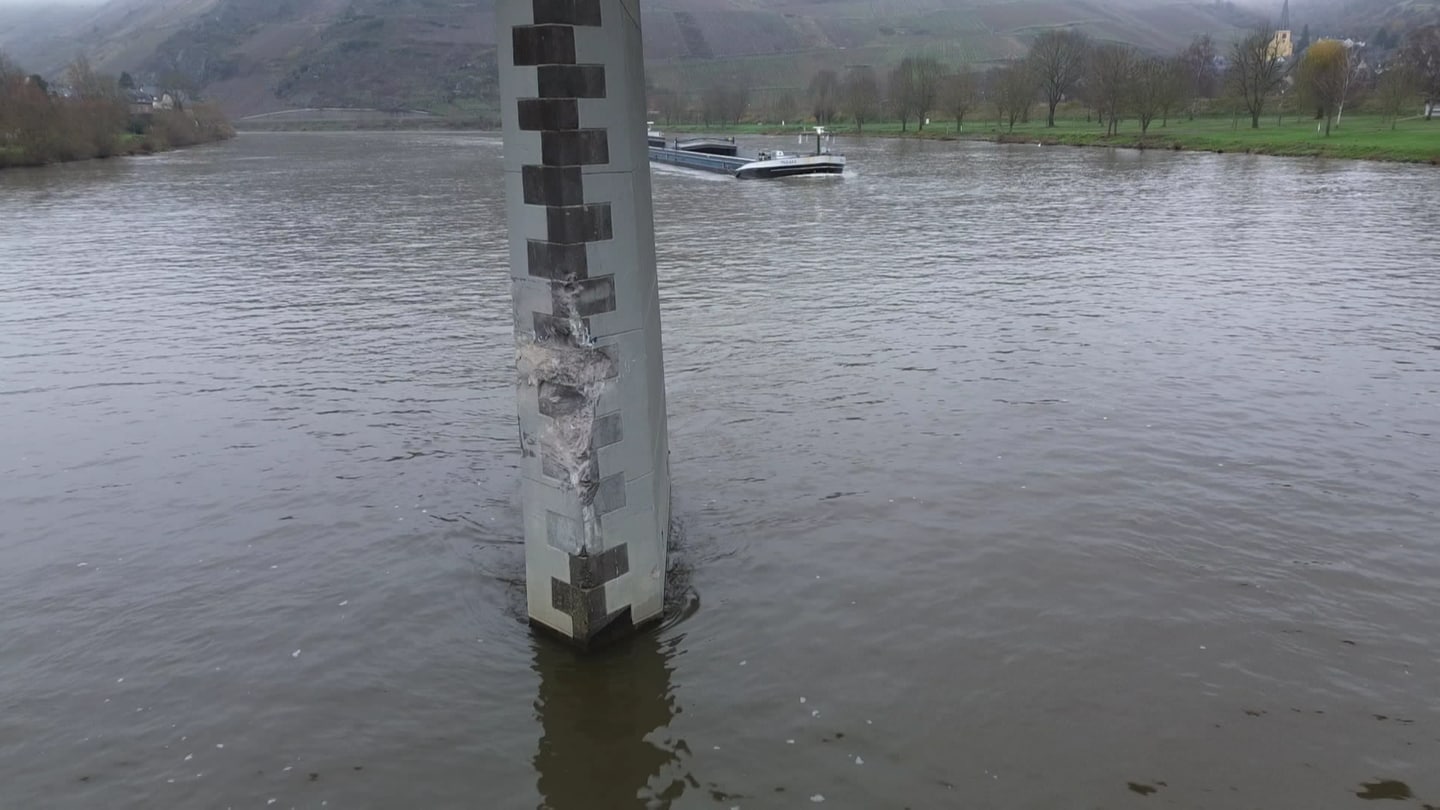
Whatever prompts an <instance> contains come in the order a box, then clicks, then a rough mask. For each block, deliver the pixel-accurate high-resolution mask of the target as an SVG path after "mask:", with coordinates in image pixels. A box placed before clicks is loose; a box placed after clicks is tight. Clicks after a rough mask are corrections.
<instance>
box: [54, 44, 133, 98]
mask: <svg viewBox="0 0 1440 810" xmlns="http://www.w3.org/2000/svg"><path fill="white" fill-rule="evenodd" d="M65 83H66V84H68V85H70V89H71V91H73V92H74V93H75V97H76V98H79V99H83V100H86V101H91V100H97V101H112V100H114V99H115V98H116V97H117V95H118V93H119V88H120V85H119V84H118V83H117V82H116V81H115V77H113V76H106V75H103V74H101V73H97V72H95V69H94V68H93V67H91V66H90V60H89V59H86V58H85V57H84V56H83V55H82V56H77V57H75V61H74V62H71V63H70V64H69V65H68V66H67V67H66V68H65Z"/></svg>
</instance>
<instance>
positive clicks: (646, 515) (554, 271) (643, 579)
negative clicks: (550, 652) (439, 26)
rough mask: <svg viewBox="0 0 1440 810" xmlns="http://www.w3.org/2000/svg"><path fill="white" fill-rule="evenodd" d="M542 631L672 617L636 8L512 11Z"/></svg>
mask: <svg viewBox="0 0 1440 810" xmlns="http://www.w3.org/2000/svg"><path fill="white" fill-rule="evenodd" d="M497 14H498V18H499V26H498V29H497V30H498V34H499V37H498V38H499V41H500V49H499V63H500V91H501V104H502V117H503V121H504V138H505V182H506V190H505V193H506V204H507V212H508V215H509V229H510V276H511V284H512V292H513V296H514V304H515V337H516V344H517V361H516V367H517V371H518V373H519V387H518V391H519V413H520V444H521V449H522V452H523V472H522V475H523V479H524V480H523V484H522V498H523V502H524V510H525V563H526V566H525V567H526V590H527V602H528V606H529V614H530V620H531V622H532V623H533V624H536V625H538V626H540V627H543V628H545V629H548V630H551V631H554V632H555V633H558V634H560V635H561V636H564V637H565V638H567V639H570V640H572V641H574V642H575V643H577V644H580V645H582V646H588V645H590V644H594V643H596V642H598V641H602V640H604V639H606V638H609V637H612V636H616V635H620V634H623V633H625V632H627V631H628V630H629V629H630V628H633V627H634V626H636V625H640V624H644V623H645V622H648V621H652V620H655V619H658V618H659V617H660V614H661V610H662V608H663V606H664V588H665V550H666V540H667V535H668V533H669V526H670V467H669V460H668V459H669V447H668V442H667V432H666V423H665V421H666V420H665V381H664V366H663V364H662V362H661V354H660V299H659V294H658V289H657V286H656V277H655V233H654V215H653V209H652V204H651V200H650V167H649V162H648V158H647V152H646V144H645V134H646V124H645V67H644V55H643V49H642V45H641V39H640V7H639V2H638V0H500V1H499V4H498V8H497Z"/></svg>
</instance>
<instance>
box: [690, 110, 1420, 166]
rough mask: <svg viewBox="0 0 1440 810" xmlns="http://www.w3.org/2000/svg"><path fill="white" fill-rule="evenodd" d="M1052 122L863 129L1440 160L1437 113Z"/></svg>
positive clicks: (772, 129) (766, 130) (773, 129)
mask: <svg viewBox="0 0 1440 810" xmlns="http://www.w3.org/2000/svg"><path fill="white" fill-rule="evenodd" d="M1055 124H1056V125H1055V127H1054V128H1046V126H1045V121H1044V116H1043V114H1042V115H1040V116H1038V117H1032V119H1031V121H1030V122H1029V123H1024V124H1016V125H1015V130H1014V131H1013V132H1011V131H1009V128H1008V127H1001V126H999V125H997V124H996V123H995V122H994V121H985V120H975V119H973V118H972V119H967V122H966V124H965V127H964V129H963V130H962V131H959V132H957V131H956V129H955V122H954V121H953V120H950V121H941V120H939V119H938V118H935V117H933V116H932V119H931V124H930V125H929V126H927V127H925V129H924V131H922V132H917V131H916V130H915V124H914V122H911V124H910V126H909V127H908V131H905V132H902V131H901V129H900V124H899V122H879V123H873V124H866V125H865V128H864V134H865V135H866V136H875V137H892V138H895V137H907V138H933V139H941V140H982V141H995V142H998V143H1043V144H1050V145H1066V146H1102V147H1115V148H1125V149H1174V150H1189V151H1203V152H1244V153H1249V154H1260V155H1290V156H1298V157H1331V158H1348V159H1356V160H1383V161H1395V162H1403V163H1430V164H1434V165H1437V166H1440V119H1436V120H1434V121H1425V120H1423V119H1420V118H1411V119H1404V120H1401V121H1399V122H1398V123H1397V124H1396V126H1395V128H1394V129H1392V128H1391V122H1390V121H1389V120H1388V119H1382V117H1381V116H1378V115H1351V116H1346V117H1345V119H1344V120H1343V122H1342V123H1341V126H1340V127H1339V128H1337V129H1334V130H1332V132H1331V134H1330V137H1328V138H1327V137H1325V135H1324V133H1323V132H1317V131H1316V128H1315V124H1316V122H1315V121H1313V120H1310V119H1308V118H1301V119H1297V118H1296V117H1295V116H1293V115H1287V116H1286V117H1285V118H1284V120H1283V121H1282V122H1281V123H1277V122H1276V117H1275V115H1274V114H1273V113H1272V114H1270V115H1267V116H1266V117H1265V118H1263V119H1262V120H1261V122H1260V129H1251V128H1250V119H1249V118H1248V117H1243V118H1241V119H1240V120H1239V121H1238V125H1237V122H1236V121H1235V120H1234V119H1233V118H1231V117H1230V116H1206V117H1197V118H1196V119H1195V120H1193V121H1189V120H1185V119H1184V118H1183V117H1182V118H1172V119H1171V120H1170V121H1169V122H1168V125H1166V126H1162V125H1161V122H1160V121H1159V120H1156V121H1155V122H1153V123H1152V124H1151V125H1150V130H1149V132H1148V133H1146V134H1145V135H1143V136H1142V135H1141V134H1140V125H1139V124H1138V123H1137V122H1136V121H1135V120H1133V119H1131V120H1129V121H1123V122H1121V126H1120V133H1119V134H1118V135H1115V136H1113V137H1106V136H1105V134H1104V131H1103V129H1102V128H1101V126H1100V125H1099V124H1097V123H1094V122H1087V121H1086V120H1085V119H1084V118H1060V119H1057V120H1056V122H1055ZM666 129H667V130H674V131H678V132H686V131H706V132H718V133H751V134H762V133H763V134H793V133H795V132H796V130H797V127H793V126H791V127H784V128H781V127H777V126H775V125H765V124H741V125H738V126H731V127H714V126H711V127H704V126H673V127H666ZM831 129H832V131H834V132H836V133H837V134H852V135H853V134H855V127H854V125H853V124H839V125H836V126H834V127H831Z"/></svg>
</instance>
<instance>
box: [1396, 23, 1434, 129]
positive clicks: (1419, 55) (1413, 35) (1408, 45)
mask: <svg viewBox="0 0 1440 810" xmlns="http://www.w3.org/2000/svg"><path fill="white" fill-rule="evenodd" d="M1400 58H1401V59H1402V60H1403V61H1404V62H1405V64H1406V65H1407V66H1408V67H1409V68H1410V71H1411V74H1412V75H1413V76H1414V77H1415V83H1416V85H1417V86H1418V87H1419V89H1420V92H1421V93H1424V95H1425V120H1426V121H1429V120H1431V119H1432V118H1433V117H1434V116H1435V108H1436V107H1440V25H1427V26H1425V27H1424V28H1417V29H1414V30H1412V31H1411V32H1410V33H1409V34H1407V35H1406V36H1405V44H1404V45H1403V46H1401V49H1400Z"/></svg>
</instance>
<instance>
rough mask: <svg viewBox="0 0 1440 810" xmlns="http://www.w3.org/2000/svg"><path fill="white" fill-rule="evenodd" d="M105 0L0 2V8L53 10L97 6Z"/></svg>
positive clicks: (15, 0)
mask: <svg viewBox="0 0 1440 810" xmlns="http://www.w3.org/2000/svg"><path fill="white" fill-rule="evenodd" d="M104 2H105V0H0V7H3V8H16V7H18V6H34V7H36V8H54V7H56V6H98V5H100V4H101V3H104Z"/></svg>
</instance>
